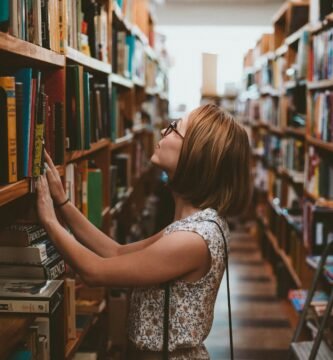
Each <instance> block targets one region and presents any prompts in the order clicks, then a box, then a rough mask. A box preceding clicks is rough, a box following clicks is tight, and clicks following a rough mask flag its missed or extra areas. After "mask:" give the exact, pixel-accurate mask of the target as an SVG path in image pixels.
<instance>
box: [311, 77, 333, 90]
mask: <svg viewBox="0 0 333 360" xmlns="http://www.w3.org/2000/svg"><path fill="white" fill-rule="evenodd" d="M331 87H333V79H331V80H319V81H310V82H308V89H309V90H320V89H327V88H331Z"/></svg>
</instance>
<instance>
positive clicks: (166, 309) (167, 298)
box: [163, 219, 234, 360]
mask: <svg viewBox="0 0 333 360" xmlns="http://www.w3.org/2000/svg"><path fill="white" fill-rule="evenodd" d="M204 221H209V222H212V223H214V224H216V225H217V226H218V228H219V230H220V232H221V235H222V239H223V243H224V250H225V267H226V272H227V296H228V315H229V340H230V358H231V360H234V347H233V338H232V321H231V302H230V287H229V266H228V246H227V241H226V239H225V236H224V233H223V230H222V228H221V226H220V225H219V224H218V222H216V221H215V220H210V219H209V220H204ZM164 290H165V300H164V319H163V360H168V358H169V352H168V345H169V303H170V284H169V283H168V282H167V283H166V284H165V285H164Z"/></svg>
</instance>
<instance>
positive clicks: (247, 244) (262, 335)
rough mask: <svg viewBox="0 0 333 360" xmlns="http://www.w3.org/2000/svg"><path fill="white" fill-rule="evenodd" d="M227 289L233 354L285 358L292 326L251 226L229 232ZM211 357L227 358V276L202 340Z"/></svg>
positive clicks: (239, 358) (246, 358)
mask: <svg viewBox="0 0 333 360" xmlns="http://www.w3.org/2000/svg"><path fill="white" fill-rule="evenodd" d="M230 247H231V253H230V260H229V267H230V291H231V307H232V321H233V341H234V358H235V359H237V360H243V359H244V360H250V359H255V360H261V359H262V360H267V359H269V360H284V359H287V349H288V347H289V343H290V339H291V336H292V329H291V327H290V323H289V321H288V318H287V316H286V314H285V312H284V309H283V306H282V304H281V302H280V301H279V300H278V299H277V298H276V296H275V280H274V277H273V275H272V271H271V268H270V266H269V265H268V263H267V262H266V261H265V260H263V259H262V257H261V253H260V250H259V247H258V244H257V242H256V240H255V237H254V236H253V235H251V229H250V230H249V229H248V228H246V229H241V228H237V229H236V230H235V231H233V232H232V236H231V242H230ZM205 344H206V347H207V349H208V351H209V353H210V356H211V360H223V359H230V354H229V348H230V346H229V327H228V308H227V296H226V276H225V275H224V279H223V282H222V284H221V288H220V291H219V295H218V298H217V302H216V306H215V318H214V324H213V328H212V330H211V332H210V335H209V337H208V338H207V339H206V341H205Z"/></svg>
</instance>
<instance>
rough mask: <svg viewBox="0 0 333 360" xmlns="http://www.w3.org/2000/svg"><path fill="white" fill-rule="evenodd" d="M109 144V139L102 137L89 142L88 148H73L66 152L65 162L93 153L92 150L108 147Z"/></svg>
mask: <svg viewBox="0 0 333 360" xmlns="http://www.w3.org/2000/svg"><path fill="white" fill-rule="evenodd" d="M109 144H110V140H109V139H102V140H100V141H98V142H96V143H93V144H91V147H90V149H89V150H74V151H69V152H67V153H66V163H69V162H73V161H76V160H79V159H82V158H84V157H86V156H89V155H91V154H93V153H94V152H96V151H98V150H101V149H103V148H104V147H108V146H109Z"/></svg>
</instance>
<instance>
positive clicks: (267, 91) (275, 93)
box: [260, 86, 282, 97]
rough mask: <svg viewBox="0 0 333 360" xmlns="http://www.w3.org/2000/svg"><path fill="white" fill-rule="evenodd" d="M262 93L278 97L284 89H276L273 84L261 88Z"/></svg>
mask: <svg viewBox="0 0 333 360" xmlns="http://www.w3.org/2000/svg"><path fill="white" fill-rule="evenodd" d="M260 94H261V95H270V96H274V97H278V96H281V95H282V91H280V90H278V89H274V88H273V87H271V86H264V87H262V88H261V89H260Z"/></svg>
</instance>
